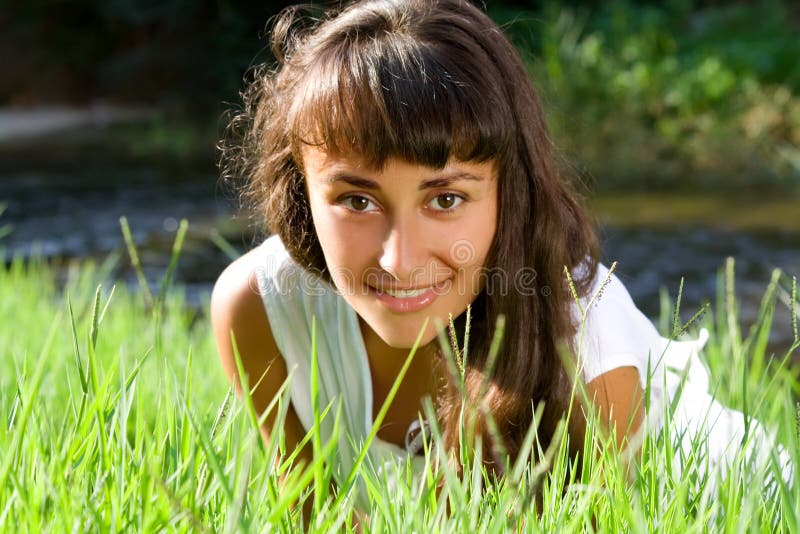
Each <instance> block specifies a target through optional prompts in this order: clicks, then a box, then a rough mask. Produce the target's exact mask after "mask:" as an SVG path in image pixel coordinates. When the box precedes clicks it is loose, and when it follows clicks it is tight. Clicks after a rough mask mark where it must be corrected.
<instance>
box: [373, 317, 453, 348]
mask: <svg viewBox="0 0 800 534" xmlns="http://www.w3.org/2000/svg"><path fill="white" fill-rule="evenodd" d="M415 323H416V324H414V326H413V327H412V326H408V327H406V328H402V327H401V325H398V324H395V325H387V324H385V323H383V322H381V323H380V324H374V323H373V324H370V328H372V330H374V331H375V333H376V334H378V336H379V337H380V338H381V339H382V340H383V342H384V343H386V344H387V345H389V346H390V347H392V348H394V349H409V350H410V349H411V348H412V347H413V346H414V343H415V342H416V341H417V337H419V334H420V331H421V330H422V325H423V324H424V319H423V320H422V321H419V322H416V321H415ZM368 324H369V322H368ZM442 327H444V325H442ZM436 337H437V328H436V324H435V319H434V318H433V317H431V318H430V319H429V320H428V325H427V326H426V328H425V333H424V334H423V335H422V338H421V339H420V344H419V346H425V345H427V344H429V343H431V342H432V341H435V340H436Z"/></svg>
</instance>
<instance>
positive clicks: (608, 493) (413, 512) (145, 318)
mask: <svg viewBox="0 0 800 534" xmlns="http://www.w3.org/2000/svg"><path fill="white" fill-rule="evenodd" d="M185 229H186V226H185V224H184V225H182V226H181V227H180V228H179V230H178V236H177V239H176V245H175V248H174V254H173V258H172V259H173V262H172V264H171V266H172V268H174V266H175V263H176V262H177V261H178V259H179V251H180V245H181V240H182V235H183V232H184V231H185ZM131 252H135V249H131ZM121 258H122V256H121V255H119V254H117V255H112V256H109V258H108V260H106V261H105V262H101V263H95V262H92V261H90V260H81V261H75V262H72V263H70V264H69V265H66V266H64V265H62V266H60V267H59V268H56V267H55V266H54V265H51V264H48V263H47V262H45V261H41V260H36V259H31V260H28V261H22V260H20V259H15V260H12V261H10V262H7V263H4V265H3V266H2V267H0V314H2V317H3V324H2V327H0V347H2V348H0V371H1V373H0V413H2V414H3V416H4V417H3V420H2V421H0V423H1V424H0V530H2V531H6V532H10V531H13V532H46V531H55V532H112V531H130V530H134V531H140V532H158V531H178V532H233V531H248V532H273V531H281V532H296V531H298V530H299V529H300V528H301V527H302V528H304V529H306V530H307V531H309V532H331V531H361V532H469V531H472V532H506V531H524V532H540V531H542V532H551V531H560V532H574V531H586V532H592V531H600V532H620V531H628V532H645V531H657V532H687V533H688V532H707V531H709V529H710V530H711V531H715V532H744V531H747V532H750V531H756V532H770V533H771V532H797V531H798V527H800V515H799V514H800V490H799V489H798V488H797V485H791V484H788V483H787V482H786V481H784V480H783V478H782V477H781V476H780V474H779V473H778V470H777V469H778V468H777V465H776V463H775V461H774V459H775V454H774V451H767V456H771V457H772V461H770V462H769V463H768V465H767V466H766V468H764V469H759V468H756V467H754V465H753V464H752V463H751V462H750V461H749V460H748V457H746V456H745V455H743V454H742V455H740V456H739V460H738V461H737V462H735V463H734V464H733V465H732V466H731V467H730V469H729V471H728V472H727V476H725V477H721V478H716V476H715V475H714V473H713V471H708V470H706V469H704V467H703V466H704V463H703V454H702V450H703V443H702V442H701V441H697V442H696V443H694V444H693V446H692V450H691V451H690V454H688V455H684V454H683V453H681V450H680V447H679V444H678V443H677V442H676V441H675V439H673V438H671V437H670V434H669V432H662V433H660V434H658V435H647V436H645V437H644V440H643V442H642V444H641V445H642V446H641V449H640V452H638V453H637V454H636V455H635V457H634V459H633V466H634V467H633V468H632V469H630V470H629V471H628V470H627V469H626V467H625V465H626V464H625V454H624V453H617V452H615V450H614V449H615V448H614V447H613V445H612V444H611V443H609V442H605V441H604V440H603V439H602V438H600V437H598V435H599V434H598V433H595V432H592V431H590V432H588V433H587V436H588V437H587V439H586V442H585V443H584V444H583V448H582V450H583V454H584V455H585V458H586V461H585V462H584V466H583V468H582V469H575V468H573V467H574V466H571V460H570V458H569V456H568V454H567V453H566V447H565V444H566V442H565V441H562V442H560V445H558V446H553V447H550V448H549V449H547V450H541V449H540V448H538V447H537V443H538V442H537V441H536V440H535V433H534V432H533V431H529V433H528V435H527V441H526V444H527V446H526V447H524V449H523V450H525V451H527V452H526V453H524V454H522V455H521V457H520V458H519V459H518V461H517V462H516V463H515V464H513V465H508V466H507V469H506V474H505V476H504V477H502V478H501V479H500V480H499V481H492V480H491V478H490V477H488V476H487V474H486V473H485V471H484V469H483V468H482V467H481V463H480V462H477V461H474V460H475V458H476V457H479V456H480V451H473V450H463V451H461V454H462V461H463V462H464V465H465V468H464V472H463V476H460V477H459V476H457V475H456V473H455V471H454V470H453V468H452V466H451V464H450V463H449V462H448V461H447V459H446V457H445V456H444V453H443V450H442V448H441V447H440V446H439V445H438V434H437V430H436V428H435V425H434V429H433V434H434V437H433V440H432V442H430V443H427V444H426V448H425V457H426V459H427V460H428V461H427V468H426V472H425V474H424V476H423V477H422V478H414V477H412V476H411V474H410V469H409V466H408V465H399V464H398V465H396V466H393V467H391V468H389V469H384V470H383V471H380V470H377V469H375V467H374V466H373V464H372V463H371V462H370V457H369V455H367V454H364V455H363V456H362V457H361V458H360V461H359V462H358V464H357V468H356V469H355V470H354V471H353V472H352V473H348V476H347V477H346V479H347V482H346V483H345V484H339V485H338V486H337V485H335V484H332V483H331V481H332V476H333V474H332V470H331V463H330V462H328V461H327V460H326V459H327V458H330V457H331V455H332V454H334V447H335V444H334V442H333V441H330V442H325V441H323V440H321V439H319V437H318V436H319V434H315V433H314V432H313V431H312V432H311V433H309V435H308V436H307V437H306V439H307V440H310V442H311V444H312V448H313V450H314V461H313V463H312V464H310V465H303V464H300V463H298V462H297V461H295V455H294V454H293V452H294V451H291V450H287V449H286V447H285V446H284V444H283V443H282V440H281V432H280V428H279V424H280V423H279V422H280V420H281V417H282V414H283V413H285V412H284V410H285V408H286V406H287V403H286V401H287V396H286V395H285V394H284V395H283V396H282V397H280V398H278V399H276V401H275V403H274V405H273V406H272V407H271V409H274V410H277V411H278V414H279V417H278V424H277V425H276V426H278V428H276V430H275V431H274V433H273V435H274V436H275V439H273V440H272V441H271V442H270V444H269V446H266V445H265V444H264V443H263V442H262V440H261V438H260V435H259V433H258V431H257V425H258V415H259V414H256V413H255V411H254V410H253V407H252V404H250V403H249V401H248V398H247V397H246V396H245V397H244V398H241V397H239V396H237V395H234V394H233V391H232V389H231V388H230V387H229V386H228V383H227V382H226V380H225V379H224V377H223V375H222V373H221V372H220V365H219V363H218V360H217V355H216V350H215V347H214V343H213V339H212V334H211V331H210V326H209V323H208V317H207V313H206V308H207V306H206V307H203V309H200V310H197V309H191V308H190V307H189V306H187V305H186V303H185V300H184V296H183V293H182V290H181V289H180V288H179V287H172V286H171V285H170V275H169V273H171V272H172V269H170V270H168V274H167V275H166V276H165V278H164V280H163V281H162V284H161V287H160V288H158V290H155V288H154V289H152V290H151V289H150V288H149V287H148V286H146V283H145V285H144V286H138V288H133V287H128V286H126V285H124V284H119V283H117V284H115V283H114V281H113V280H112V279H111V275H110V273H111V272H112V267H113V265H114V263H115V262H118V261H123V260H121ZM124 261H128V258H126V259H125V260H124ZM138 263H139V260H138V258H137V257H136V256H135V255H134V265H138ZM734 267H735V266H734V263H733V261H732V260H731V261H729V262H728V264H727V265H726V266H724V267H722V268H721V270H720V278H719V280H720V282H719V290H718V295H717V298H716V301H715V302H714V303H713V305H709V306H708V307H707V308H703V309H702V310H699V312H698V313H691V314H689V317H688V318H686V317H684V316H685V315H686V313H688V310H687V311H685V313H683V314H682V313H676V312H675V311H674V310H675V309H676V306H675V305H674V304H673V302H672V301H671V300H670V299H669V298H668V297H666V296H665V298H664V307H663V312H662V317H661V320H660V322H659V323H658V324H659V327H660V328H661V329H662V331H664V332H666V333H670V332H671V333H674V334H678V333H680V332H682V331H688V332H690V333H696V331H697V328H698V327H700V326H703V327H706V328H708V329H709V330H710V332H711V337H710V340H709V342H708V344H707V346H706V349H705V350H704V352H703V356H702V357H703V359H704V360H705V363H706V364H707V366H708V368H709V369H710V371H711V376H712V377H713V378H712V387H714V390H715V391H716V392H717V393H718V395H717V397H718V399H719V400H720V401H721V402H723V403H724V404H725V405H727V406H732V407H735V408H737V409H739V410H742V411H743V412H744V413H746V414H749V415H752V416H754V417H757V418H758V419H759V420H761V421H763V422H764V423H765V424H766V426H767V427H768V428H771V429H772V430H774V431H775V432H776V439H777V442H778V443H780V444H781V445H782V446H783V447H785V450H786V451H788V453H789V454H790V456H791V457H792V459H793V461H794V463H795V465H797V464H798V462H799V461H800V437H798V422H799V421H800V405H797V404H796V401H795V399H796V398H797V397H798V393H800V383H799V382H798V378H797V374H798V373H797V371H798V369H797V366H796V364H795V366H794V367H793V366H792V353H793V352H796V349H797V348H798V346H800V342H798V340H797V329H796V321H795V323H794V326H795V342H794V344H793V345H792V346H791V347H786V350H785V351H784V352H781V353H778V354H772V353H767V352H766V347H767V341H768V334H769V331H770V326H771V322H772V317H773V316H774V314H775V313H795V314H796V313H797V306H796V297H797V294H796V292H797V289H796V281H793V279H791V278H789V277H787V276H786V275H783V274H782V273H780V272H779V271H776V272H775V273H774V275H773V277H772V279H771V280H769V281H765V284H767V289H766V290H765V295H764V301H763V304H762V308H761V313H760V315H759V320H758V322H757V323H756V324H754V325H752V326H751V327H750V328H748V329H747V330H746V331H745V330H743V327H742V325H740V324H739V320H738V317H737V305H736V297H735V287H734V276H733V274H734ZM678 290H679V288H674V290H673V291H678ZM679 302H680V293H679V291H678V292H677V299H676V303H677V304H678V306H677V307H678V308H679ZM686 319H688V320H686ZM684 320H686V322H684ZM412 355H413V351H412ZM284 393H285V390H284ZM428 409H429V410H430V409H432V408H431V406H428ZM318 413H319V416H320V417H333V416H334V415H332V413H333V411H332V410H330V409H326V407H319V411H318ZM383 413H385V412H383V411H382V412H381V413H379V415H378V416H377V418H376V425H377V424H379V423H380V420H381V418H382V414H383ZM596 424H597V422H596V421H594V420H592V421H590V427H593V426H594V425H596ZM665 424H666V426H667V428H669V420H667V422H666V423H665ZM376 428H377V427H376ZM534 428H535V427H532V429H534ZM375 432H376V430H373V434H372V435H371V436H370V437H374V433H375ZM368 439H369V438H368ZM364 450H365V451H366V449H364ZM592 451H594V452H592ZM529 457H535V458H537V461H535V462H529V461H528V458H529ZM437 460H438V461H437ZM676 462H677V463H676ZM675 465H680V466H682V468H681V469H680V470H676V469H674V466H675ZM393 470H396V471H393ZM626 473H627V474H626ZM390 479H391V480H392V481H394V482H393V483H389V482H388V481H389V480H390ZM359 486H360V487H362V488H363V489H364V491H366V495H367V496H368V503H369V504H368V506H369V510H367V511H362V512H357V510H356V505H355V502H356V500H357V499H356V495H355V492H356V490H357V487H359ZM537 495H538V496H539V497H538V499H537V498H536V496H537ZM298 502H300V503H306V504H305V505H306V507H307V508H308V509H309V510H310V511H311V513H310V514H309V516H308V521H307V522H305V520H304V519H303V514H302V511H301V506H299V505H298V504H297V503H298Z"/></svg>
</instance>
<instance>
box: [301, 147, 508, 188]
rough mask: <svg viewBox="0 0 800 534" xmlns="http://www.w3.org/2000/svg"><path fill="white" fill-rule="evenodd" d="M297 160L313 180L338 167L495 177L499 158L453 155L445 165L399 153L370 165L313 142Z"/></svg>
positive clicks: (371, 171)
mask: <svg viewBox="0 0 800 534" xmlns="http://www.w3.org/2000/svg"><path fill="white" fill-rule="evenodd" d="M298 163H299V164H300V167H301V168H302V169H303V171H304V174H305V175H306V178H307V179H309V180H312V181H325V179H326V177H328V175H330V174H332V173H335V172H337V171H351V172H356V173H361V174H368V175H370V176H374V177H380V176H381V175H383V174H387V173H388V172H389V171H392V174H394V173H395V172H398V171H399V173H400V174H408V173H414V174H415V175H419V179H420V180H422V179H424V178H425V177H431V176H437V175H442V174H453V171H458V172H460V173H464V174H467V175H473V176H475V177H476V178H480V179H482V180H484V181H495V179H496V177H497V162H496V161H495V160H489V161H483V162H479V161H461V160H458V159H456V158H454V157H451V158H449V159H448V160H447V162H446V163H445V165H444V166H443V167H438V168H437V167H429V166H427V165H421V164H418V163H413V162H410V161H407V160H405V159H402V158H398V157H390V158H388V159H387V160H386V161H384V163H383V165H381V166H379V167H375V166H373V165H370V164H369V162H368V160H367V159H366V158H364V157H361V156H359V155H358V154H357V153H350V154H338V153H332V152H328V151H326V150H325V149H324V148H322V147H316V146H311V145H304V146H303V147H302V149H301V161H300V162H298ZM473 181H474V180H473Z"/></svg>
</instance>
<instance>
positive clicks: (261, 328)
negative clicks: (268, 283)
mask: <svg viewBox="0 0 800 534" xmlns="http://www.w3.org/2000/svg"><path fill="white" fill-rule="evenodd" d="M264 254H265V250H264V245H262V246H259V247H256V248H255V249H253V250H251V251H250V252H248V253H246V254H244V255H243V256H241V257H240V258H238V259H236V260H235V261H233V262H232V263H231V264H230V265H229V266H228V267H227V268H226V269H225V270H224V271H223V272H222V273H221V274H220V276H219V278H218V279H217V281H216V283H215V284H214V289H213V291H212V293H211V310H210V312H211V324H212V327H213V331H214V337H215V340H216V343H217V348H218V350H219V353H220V358H221V359H222V363H223V367H224V368H225V371H226V373H228V374H229V375H230V374H234V372H235V370H236V363H235V353H234V351H235V350H238V352H239V355H240V357H241V359H242V363H243V364H244V366H245V370H247V371H248V374H251V375H252V374H253V371H255V370H256V369H254V368H256V367H257V368H263V369H266V366H267V365H270V364H274V366H273V367H272V371H271V373H270V374H274V372H278V374H281V373H280V372H279V371H280V369H281V368H283V373H282V374H283V375H284V378H285V374H286V372H285V365H284V364H283V361H282V359H281V358H279V357H278V356H280V351H279V350H278V347H277V345H276V343H275V339H274V336H273V334H272V329H271V327H270V322H269V319H268V317H267V313H266V310H265V308H264V302H263V299H262V290H261V289H260V284H259V276H262V274H260V273H262V270H263V269H265V263H264ZM234 344H235V348H234ZM229 378H230V377H229ZM275 378H276V379H279V378H280V377H275ZM251 380H252V376H251ZM256 380H257V378H256Z"/></svg>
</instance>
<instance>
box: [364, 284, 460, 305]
mask: <svg viewBox="0 0 800 534" xmlns="http://www.w3.org/2000/svg"><path fill="white" fill-rule="evenodd" d="M448 280H449V279H448ZM448 280H444V281H442V282H439V283H438V284H435V285H432V286H427V287H422V288H414V289H389V288H382V289H378V288H376V287H372V286H370V289H371V290H372V291H374V293H375V296H376V297H377V299H378V301H379V302H381V303H382V304H383V305H384V306H386V307H387V308H389V309H390V310H391V311H394V312H398V313H405V312H412V311H418V310H421V309H423V308H426V307H427V306H429V305H430V304H431V303H433V301H435V300H436V298H437V297H438V296H439V295H440V294H441V292H442V289H443V288H444V287H445V285H446V284H447V282H448Z"/></svg>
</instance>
